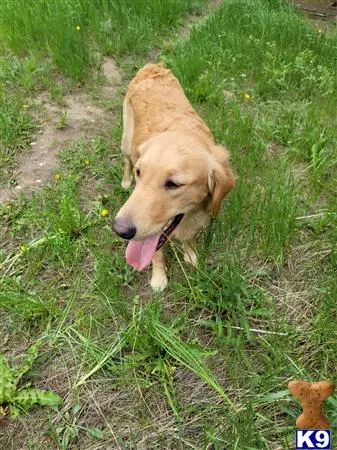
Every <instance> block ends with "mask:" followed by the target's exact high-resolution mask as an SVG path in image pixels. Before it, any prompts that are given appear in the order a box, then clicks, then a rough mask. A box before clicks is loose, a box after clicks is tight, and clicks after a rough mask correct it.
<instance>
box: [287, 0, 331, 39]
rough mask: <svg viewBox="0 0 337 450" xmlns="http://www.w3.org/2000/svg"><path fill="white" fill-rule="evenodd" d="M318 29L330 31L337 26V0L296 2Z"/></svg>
mask: <svg viewBox="0 0 337 450" xmlns="http://www.w3.org/2000/svg"><path fill="white" fill-rule="evenodd" d="M294 3H295V4H296V5H298V6H299V7H300V9H302V11H303V12H304V13H305V14H306V15H307V16H308V17H309V18H310V20H311V21H312V22H313V24H314V26H315V27H316V28H319V29H321V30H323V31H329V30H330V29H332V28H333V26H334V25H336V18H337V0H294Z"/></svg>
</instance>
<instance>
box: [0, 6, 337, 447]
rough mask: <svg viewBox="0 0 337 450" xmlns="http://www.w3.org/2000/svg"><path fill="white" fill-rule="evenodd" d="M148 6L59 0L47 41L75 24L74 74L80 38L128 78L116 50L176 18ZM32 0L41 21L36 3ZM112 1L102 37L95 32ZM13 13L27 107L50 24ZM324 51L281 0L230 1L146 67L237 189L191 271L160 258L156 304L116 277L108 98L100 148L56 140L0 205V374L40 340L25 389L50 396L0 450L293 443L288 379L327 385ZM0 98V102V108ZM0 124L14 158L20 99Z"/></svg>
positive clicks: (329, 281)
mask: <svg viewBox="0 0 337 450" xmlns="http://www.w3.org/2000/svg"><path fill="white" fill-rule="evenodd" d="M150 3H151V4H150ZM150 3H148V2H147V3H146V5H148V6H149V5H150V6H149V7H148V8H140V7H139V9H138V6H136V4H135V3H134V2H130V5H129V4H128V11H126V8H127V7H126V3H125V2H123V3H122V2H121V3H119V2H106V3H104V5H105V6H104V7H102V9H101V10H99V11H97V10H95V11H94V12H93V15H92V19H91V21H88V20H87V22H86V21H85V20H84V19H83V17H89V16H88V11H89V10H90V11H91V9H90V8H93V5H94V4H92V3H90V4H89V2H84V0H81V1H79V2H76V4H74V5H73V6H70V5H72V4H70V3H67V2H65V1H63V2H60V4H62V5H63V6H64V8H70V7H71V11H72V16H71V20H70V21H69V23H67V25H64V28H62V27H61V29H62V30H63V33H64V36H66V35H67V33H68V31H67V27H68V26H69V27H70V28H71V27H73V26H76V24H77V22H78V21H79V19H78V17H79V16H77V15H76V14H83V16H80V17H81V18H82V19H83V20H82V19H81V20H82V21H81V30H80V31H81V33H82V32H83V33H84V32H88V33H89V31H90V32H92V33H93V32H94V31H93V30H96V34H95V35H94V34H92V35H90V33H89V35H90V39H89V41H88V42H87V41H86V42H85V45H86V46H87V51H88V53H87V55H89V59H88V60H84V59H83V60H81V61H82V62H79V63H78V69H79V70H80V67H85V68H86V69H85V70H87V68H88V67H90V64H91V63H92V60H91V57H92V55H93V53H91V52H92V51H93V49H94V48H95V45H96V46H98V47H99V49H100V51H102V52H103V53H105V52H107V53H110V52H111V53H113V54H116V55H120V56H119V58H120V61H121V62H122V63H123V64H124V63H125V64H128V65H127V70H128V72H127V75H128V76H129V71H130V70H131V69H130V68H131V66H130V64H129V63H127V55H128V53H129V52H131V53H134V54H135V55H138V56H137V58H139V59H137V64H138V62H139V61H142V62H143V63H145V62H146V57H145V56H144V55H146V52H147V51H148V50H149V49H150V47H151V46H153V45H155V44H156V43H157V42H156V36H157V34H156V33H157V32H159V30H160V28H161V26H163V27H165V26H168V27H169V26H170V24H174V25H177V18H178V16H179V17H181V14H182V13H183V12H184V11H185V6H182V5H181V4H180V2H172V5H173V6H172V11H169V10H168V8H167V7H166V6H165V7H164V3H163V2H158V3H156V2H150ZM11 5H15V2H14V1H13V2H8V3H6V8H7V10H8V11H9V9H8V8H10V7H11ZM22 5H23V6H22V8H27V10H28V9H29V8H31V7H32V6H31V4H30V3H28V2H27V3H22ZM35 5H36V6H35V8H37V10H38V11H40V13H39V14H41V11H42V9H38V8H40V6H41V5H42V2H35ZM48 5H49V6H48V8H47V10H46V20H45V22H46V26H47V24H49V25H50V21H49V22H48V20H49V19H48V17H49V16H48V14H50V13H51V11H52V8H53V6H52V4H51V3H50V4H48ZM132 5H133V6H132ZM137 5H138V3H137ZM139 5H140V2H139ZM174 5H175V6H174ZM186 5H187V3H186ZM109 8H111V9H109ZM112 8H115V9H116V11H117V12H116V15H115V16H113V17H112V18H111V24H112V25H111V26H112V28H111V30H110V31H109V33H108V34H106V35H105V37H104V36H103V35H99V33H98V31H97V30H98V28H97V23H99V21H100V20H103V19H102V18H104V20H105V19H106V17H107V15H108V14H109V11H110V12H111V11H112ZM156 8H157V9H156ZM186 8H187V6H186ZM188 8H189V7H188ZM65 10H66V9H65ZM65 10H63V9H62V8H60V11H59V12H57V14H58V15H59V16H57V17H56V16H55V17H56V19H57V20H59V17H61V15H62V14H63V13H64V11H65ZM11 11H12V13H13V14H14V13H16V11H17V9H15V7H14V6H13V8H12V9H11ZM155 11H156V12H155ZM159 12H160V13H159ZM157 13H158V16H156V14H157ZM135 15H138V16H137V17H139V16H141V17H142V18H144V23H146V24H147V25H146V26H145V25H143V21H142V20H139V23H138V25H139V29H138V28H137V29H136V30H135V31H132V32H131V25H130V27H129V28H128V24H133V23H134V21H135V19H134V18H135ZM9 17H10V16H9V15H8V16H7V18H8V20H9ZM15 17H16V18H15ZM15 17H12V19H11V20H12V22H13V23H17V22H15V21H16V20H22V21H24V22H25V24H26V25H25V27H27V28H25V30H26V31H25V32H26V33H27V36H29V39H27V41H25V44H23V43H22V41H20V39H21V38H20V33H15V32H14V31H15V27H13V28H12V30H11V31H10V33H9V32H8V33H9V34H8V37H7V38H6V39H7V40H6V41H5V42H4V43H5V45H6V48H7V47H8V48H9V47H10V49H11V50H12V51H18V50H20V51H21V49H22V48H21V46H24V45H26V47H24V49H26V51H27V49H28V51H30V50H31V51H32V52H33V53H35V52H36V51H37V50H38V54H39V55H40V56H34V58H35V59H32V58H33V57H28V59H27V60H26V64H27V61H31V64H30V65H29V68H30V74H31V75H30V76H27V77H26V76H23V74H27V70H28V69H27V68H26V69H25V70H23V69H22V67H23V66H22V64H23V63H24V61H25V60H22V59H20V58H13V59H11V60H9V59H8V54H4V60H6V61H7V62H8V61H10V62H8V65H7V66H6V67H5V68H4V69H1V70H3V71H4V72H6V74H7V75H6V76H7V77H8V79H9V80H10V83H11V89H14V87H15V89H17V90H18V91H20V92H21V93H24V95H25V96H26V97H25V100H24V102H26V101H27V103H28V100H30V99H32V98H33V96H34V95H35V94H36V92H37V91H36V86H35V83H33V82H32V80H34V79H38V80H40V81H41V80H45V81H46V80H48V79H50V78H51V74H52V73H54V72H53V71H54V70H55V68H54V66H53V65H49V63H48V59H40V58H41V54H43V50H45V51H46V52H50V53H48V54H49V55H50V56H51V57H52V58H54V54H53V51H54V47H52V44H51V42H53V41H54V40H56V39H57V36H58V34H57V33H59V31H58V32H57V33H56V32H55V33H54V34H52V33H51V34H52V38H50V42H48V46H46V45H47V44H46V42H45V41H44V39H45V36H46V34H45V33H42V31H41V32H40V31H39V30H36V29H35V28H34V27H33V25H32V24H33V22H34V21H35V17H33V16H29V15H28V13H27V14H23V15H22V17H21V18H19V17H18V16H15ZM29 17H30V18H29ZM37 17H38V15H37ZM40 17H41V16H40ZM156 17H157V19H156V20H158V21H156V20H155V18H156ZM33 18H34V20H33ZM117 18H118V20H117ZM56 19H55V26H56V24H57V20H56ZM114 21H116V24H115V22H114ZM117 22H118V23H117ZM18 23H20V22H18ZM34 23H35V22H34ZM36 23H37V24H41V23H42V21H41V18H39V19H38V20H37V21H36ZM160 24H162V25H160ZM138 25H137V27H138ZM164 25H165V26H164ZM43 26H44V25H43ZM50 26H51V27H53V26H54V25H53V24H51V25H50ZM95 27H96V28H95ZM114 27H115V28H114ZM118 27H120V28H118ZM151 27H152V28H151ZM70 28H69V29H70ZM51 29H53V28H51ZM121 29H123V32H124V33H120V30H121ZM71 30H72V32H73V31H74V30H73V28H71ZM137 30H138V31H137ZM150 30H152V31H151V32H150ZM7 31H8V30H7ZM28 31H29V33H28ZM75 31H76V30H75ZM110 32H111V34H110ZM137 33H139V34H137ZM141 33H143V34H144V41H142V39H140V36H142V34H141ZM112 36H113V37H114V39H112ZM116 36H118V38H116ZM78 38H80V37H78ZM76 39H77V38H76ZM74 42H75V43H76V42H77V41H74ZM336 44H337V33H336V32H333V33H331V34H324V33H318V32H316V31H314V29H313V28H312V26H311V24H310V23H309V22H308V21H307V20H306V19H305V18H304V17H302V16H301V15H300V14H299V13H298V12H297V11H296V10H295V9H294V8H293V7H290V6H288V5H287V4H286V3H285V2H281V1H277V0H275V1H274V0H273V1H272V0H269V1H268V0H254V1H250V0H236V1H231V0H229V1H225V2H223V4H222V5H221V6H220V7H219V8H218V9H216V10H215V11H214V12H213V13H212V14H211V15H210V16H209V17H208V19H207V20H206V21H205V23H203V24H201V25H198V26H196V27H195V28H194V29H193V30H192V32H191V35H190V36H189V37H188V38H185V39H179V38H177V39H176V40H175V41H174V44H172V45H171V46H170V48H169V49H167V48H166V50H165V51H164V52H163V53H162V54H161V57H160V59H161V60H163V61H165V63H166V64H167V65H168V66H170V67H171V68H172V69H173V71H174V73H175V74H176V75H177V76H178V78H179V80H180V81H181V83H182V85H183V87H184V89H185V91H186V93H187V95H188V97H189V99H190V100H191V101H192V102H193V104H194V105H195V106H196V108H197V109H198V110H199V112H200V114H201V115H202V117H203V118H204V119H205V121H206V122H207V123H208V124H209V126H210V128H211V129H212V131H213V133H214V135H215V137H216V139H217V141H218V142H219V143H223V144H226V145H227V146H228V148H229V149H230V151H231V155H232V160H233V166H234V167H235V170H236V172H237V178H238V179H237V185H236V187H235V189H234V190H233V191H232V193H231V194H230V196H229V197H228V199H227V201H226V203H225V206H224V208H223V209H222V212H221V214H220V218H219V219H218V220H217V221H216V222H215V221H212V222H211V224H210V226H209V227H208V228H207V230H205V232H204V233H203V235H201V236H200V238H199V241H198V254H199V265H198V269H196V270H194V269H191V268H190V267H189V266H187V265H185V263H184V262H183V261H182V258H181V252H180V249H179V247H178V246H173V247H169V249H168V253H169V277H170V280H169V290H168V291H167V292H165V293H164V294H162V295H154V294H152V293H151V292H150V290H149V288H148V281H149V280H148V278H149V273H148V271H146V272H145V273H142V274H138V273H135V271H134V270H133V269H131V268H130V267H129V266H128V265H126V263H125V259H124V249H125V243H124V242H122V240H120V239H119V238H118V237H116V236H115V235H114V234H113V232H112V230H111V221H112V218H113V217H114V215H115V213H116V212H117V210H118V209H119V207H120V206H121V205H122V204H123V202H124V201H125V200H126V198H127V195H128V194H127V193H125V192H124V191H123V190H122V189H121V187H120V181H121V176H122V158H121V153H120V139H121V132H122V128H121V114H120V112H121V111H120V105H121V102H122V98H120V99H119V105H118V107H116V108H115V109H116V111H115V112H116V121H115V123H114V124H113V130H112V133H111V134H110V135H109V136H108V137H107V136H106V135H105V136H104V137H103V136H95V137H94V139H80V140H78V141H76V142H73V143H71V144H70V145H69V146H68V147H67V148H66V149H65V150H64V151H62V153H61V154H60V166H59V168H57V174H58V177H57V178H56V179H53V180H52V181H51V182H50V183H49V185H48V186H45V187H44V188H43V189H41V190H40V191H39V192H37V193H36V194H34V195H33V196H32V197H30V198H27V199H25V198H24V197H22V198H20V199H19V200H18V201H16V202H11V203H9V204H5V205H3V206H2V207H1V223H2V225H3V226H2V229H3V237H2V243H3V245H2V249H1V252H0V264H1V268H2V271H3V274H2V278H1V294H0V307H1V311H2V315H1V319H0V324H1V337H2V335H3V337H2V339H3V342H4V344H3V345H2V350H1V351H2V352H6V354H7V356H8V357H7V359H8V360H9V363H10V367H11V366H12V362H13V361H15V360H16V359H17V358H18V357H19V355H21V354H24V353H25V350H26V349H27V348H29V347H30V346H31V344H32V343H34V342H39V340H40V339H41V338H43V342H44V345H43V347H42V348H41V349H40V353H39V356H38V357H36V358H34V361H33V362H34V364H33V366H32V369H31V370H30V375H29V381H30V382H31V383H32V384H33V385H34V387H35V386H36V387H37V388H39V389H51V390H53V391H55V392H57V393H58V394H59V395H60V396H61V397H62V398H63V400H64V401H65V402H64V405H63V406H62V407H61V408H60V411H59V412H58V413H54V412H53V411H51V412H50V411H49V412H48V415H47V414H46V410H43V411H41V410H40V409H39V408H35V409H33V410H32V411H31V412H30V414H29V415H23V416H20V420H19V422H13V423H11V424H6V426H5V433H4V437H3V438H0V442H1V444H2V447H3V448H9V447H10V445H11V446H12V448H19V447H20V446H22V445H23V442H24V443H25V444H26V446H27V447H28V448H32V447H36V448H41V449H42V448H44V449H45V448H50V449H54V448H60V449H66V448H84V449H85V448H95V447H96V446H101V447H102V448H137V447H141V446H143V447H144V448H206V447H207V445H209V444H211V443H212V444H213V446H214V448H215V449H223V448H228V449H232V448H233V449H239V450H248V449H250V450H251V449H256V450H257V449H258V450H261V449H266V450H267V449H271V448H285V449H287V448H289V449H291V448H293V444H292V441H293V430H294V422H295V418H296V417H297V415H298V414H299V413H300V406H299V405H298V403H297V402H296V401H295V400H293V399H292V398H291V396H290V394H289V393H288V391H287V383H288V382H289V381H290V380H292V379H306V380H308V381H318V380H320V379H327V380H331V381H337V380H336V370H335V369H336V354H337V345H336V342H337V332H336V326H335V323H336V320H335V319H336V308H335V303H336V296H337V282H336V276H335V273H336V267H337V252H336V240H337V215H336V211H337V195H336V192H337V176H336V174H337V156H336V148H335V143H336V142H337V132H336V130H337V127H336V125H337V123H336V114H335V106H336V101H335V99H336V94H337V79H336V76H335V67H336ZM16 45H17V47H16ZM67 45H69V46H71V45H73V44H71V43H69V44H68V43H67ZM74 45H75V44H74ZM41 51H42V53H41ZM68 51H69V52H70V53H69V54H70V55H73V56H74V58H82V57H83V55H85V52H84V53H81V52H77V53H76V54H75V53H74V54H73V50H71V47H69V49H65V54H66V52H68ZM90 55H91V56H90ZM34 61H35V62H34ZM74 61H75V60H72V59H70V62H69V66H68V68H67V70H65V72H66V73H68V74H70V76H74V75H73V74H72V73H71V72H70V69H69V68H70V67H72V66H73V65H74V66H76V64H77V63H76V62H74ZM83 61H85V62H84V63H83ZM54 62H55V63H56V64H58V65H59V67H60V68H62V66H61V64H60V63H59V62H57V60H56V59H55V60H54ZM82 63H83V66H81V64H82ZM87 64H89V66H88V65H87ZM123 64H121V67H123ZM67 65H68V63H67ZM3 67H4V66H3ZM92 67H94V65H93V66H92ZM62 70H63V69H62ZM81 70H82V69H81ZM83 70H84V69H83ZM85 70H84V71H83V72H82V75H81V76H84V73H85ZM132 71H133V73H134V72H135V69H132ZM0 73H1V72H0ZM34 77H37V78H34ZM76 77H77V75H76ZM84 80H86V78H84ZM41 83H42V85H41V86H42V87H43V86H44V87H45V88H47V89H49V87H48V82H47V81H46V83H45V84H43V83H44V82H42V81H41ZM11 89H10V90H11ZM10 90H8V89H6V90H5V91H4V97H3V99H4V100H3V101H4V102H7V103H9V102H10V104H11V105H13V102H14V100H13V97H12V96H11V95H10ZM224 90H225V91H227V94H226V93H225V94H224V92H223V91H224ZM228 92H230V93H231V94H232V95H230V96H229V95H228ZM26 98H28V100H26ZM16 101H17V102H18V103H17V104H18V105H19V104H20V101H21V100H20V101H19V100H16ZM22 103H23V101H22ZM11 108H12V106H11ZM11 111H16V112H12V113H11V114H12V117H13V119H12V120H13V123H14V124H15V129H11V128H10V127H9V129H8V130H9V131H7V132H6V136H8V137H6V139H10V141H8V142H11V145H12V147H13V149H14V150H15V149H17V148H20V145H21V142H27V141H25V133H26V130H27V126H28V125H27V124H29V123H30V122H29V119H27V117H28V115H27V117H26V116H25V114H27V113H26V112H22V108H21V109H20V107H19V106H18V107H17V109H15V108H14V109H13V108H12V109H11ZM20 114H21V115H22V114H23V116H22V117H24V118H25V120H28V122H25V121H24V120H23V119H22V117H21V115H20ZM7 116H8V115H7ZM7 116H6V117H7ZM10 133H12V134H10ZM86 161H88V162H89V164H87V163H86ZM103 209H106V210H108V211H109V214H108V215H107V216H103V215H102V214H101V212H102V210H103ZM177 259H178V261H177ZM257 330H259V331H257ZM336 405H337V400H336V395H335V396H333V397H332V398H330V399H329V400H328V401H327V405H326V410H327V414H328V416H329V418H330V420H331V421H332V427H333V429H334V430H336V426H337V414H336V411H337V408H336ZM1 439H2V441H1ZM334 445H335V446H336V443H335V444H334Z"/></svg>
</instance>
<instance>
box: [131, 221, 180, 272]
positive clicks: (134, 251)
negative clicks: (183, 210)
mask: <svg viewBox="0 0 337 450" xmlns="http://www.w3.org/2000/svg"><path fill="white" fill-rule="evenodd" d="M183 217H184V214H177V215H176V216H175V217H174V218H173V219H171V220H170V221H169V222H168V223H167V225H166V226H165V227H164V229H163V230H162V231H160V232H159V233H156V234H153V235H152V236H150V237H147V238H146V239H142V240H137V241H136V240H131V241H130V242H129V243H128V246H127V247H126V252H125V258H126V260H127V262H128V263H129V264H130V265H131V266H132V267H134V268H135V269H137V270H143V269H145V267H147V266H148V265H149V264H150V262H151V261H152V259H153V257H154V255H155V253H156V251H157V250H159V249H160V248H161V247H162V246H163V245H164V244H165V242H166V241H167V239H168V238H169V236H170V234H171V233H172V232H173V230H174V229H175V228H176V227H177V226H178V225H179V223H180V222H181V219H182V218H183Z"/></svg>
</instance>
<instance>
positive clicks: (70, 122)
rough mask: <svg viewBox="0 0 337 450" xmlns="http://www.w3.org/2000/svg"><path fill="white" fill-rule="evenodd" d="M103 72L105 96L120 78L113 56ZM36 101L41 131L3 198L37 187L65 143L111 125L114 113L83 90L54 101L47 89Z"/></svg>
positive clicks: (103, 66) (50, 168) (2, 195)
mask: <svg viewBox="0 0 337 450" xmlns="http://www.w3.org/2000/svg"><path fill="white" fill-rule="evenodd" d="M101 70H102V73H103V75H104V76H105V78H106V80H107V84H106V85H105V86H103V87H102V96H103V97H104V98H106V99H109V98H112V97H113V96H114V94H115V92H116V88H117V87H118V85H119V84H120V82H121V76H120V73H119V71H118V69H117V65H116V63H115V61H114V60H113V59H112V58H105V59H104V61H103V64H102V68H101ZM36 104H37V105H39V106H41V108H40V109H41V111H42V113H39V117H38V122H39V123H40V134H38V135H37V136H36V137H35V140H33V141H32V143H31V152H30V153H28V154H27V155H25V156H24V157H23V158H22V159H21V161H20V163H19V165H18V167H17V169H16V170H15V172H14V174H13V178H14V179H15V180H16V185H15V186H13V187H9V188H7V189H2V190H1V191H0V202H6V201H8V200H10V199H12V198H15V197H16V196H17V195H18V194H19V193H20V192H24V193H25V194H26V193H29V192H33V191H36V190H37V189H38V188H39V187H40V186H41V185H42V184H43V183H45V182H46V181H47V180H48V179H49V178H50V176H51V173H52V171H53V170H54V169H55V168H56V167H57V166H58V159H57V155H58V153H59V152H60V150H62V149H63V148H65V146H66V145H67V144H68V143H70V142H72V141H74V140H76V139H79V138H81V137H90V136H93V135H95V134H97V132H99V131H102V130H104V129H107V128H108V127H111V125H112V121H113V113H112V112H110V111H108V110H106V109H103V108H100V107H97V106H95V105H93V104H91V103H90V102H89V101H88V99H87V97H86V96H85V94H84V93H83V92H75V93H71V94H69V95H67V96H66V97H65V105H66V106H60V105H58V104H56V103H53V102H52V101H51V100H50V99H49V96H48V94H47V93H43V94H41V95H40V96H39V98H38V99H37V101H36Z"/></svg>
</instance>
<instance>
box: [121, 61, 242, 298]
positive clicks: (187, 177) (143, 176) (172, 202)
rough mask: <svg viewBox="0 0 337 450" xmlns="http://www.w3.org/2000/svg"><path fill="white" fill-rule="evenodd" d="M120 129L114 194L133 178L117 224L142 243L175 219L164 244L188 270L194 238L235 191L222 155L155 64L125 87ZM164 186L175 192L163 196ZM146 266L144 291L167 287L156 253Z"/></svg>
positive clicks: (168, 76) (174, 84)
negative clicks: (130, 228)
mask: <svg viewBox="0 0 337 450" xmlns="http://www.w3.org/2000/svg"><path fill="white" fill-rule="evenodd" d="M123 122H124V131H123V138H122V151H123V154H124V163H125V164H124V176H123V181H122V186H123V187H124V188H128V187H129V186H130V184H131V173H132V168H134V170H136V173H138V175H139V176H136V187H135V189H134V191H133V192H132V194H131V196H130V197H129V199H128V200H127V202H126V203H125V204H124V206H123V207H122V208H121V209H120V211H119V212H118V214H117V218H118V219H119V220H124V221H129V222H131V223H133V224H134V225H135V226H136V228H137V234H136V236H135V237H134V238H135V239H144V238H146V237H148V236H151V235H153V234H155V233H157V232H159V231H160V230H162V229H163V227H165V225H166V224H167V223H168V222H169V221H170V220H171V219H172V218H173V217H175V216H176V215H177V214H179V213H183V214H184V218H183V219H182V221H181V223H180V224H179V225H178V227H177V228H176V229H175V230H174V232H173V233H172V236H174V237H176V238H178V239H179V240H180V241H181V242H182V243H183V249H184V258H185V260H186V261H189V262H191V263H193V264H196V254H195V252H194V249H193V247H194V240H195V237H196V235H197V234H198V232H199V231H200V230H201V229H202V228H204V227H205V226H206V224H207V223H208V220H209V216H210V214H213V215H214V216H217V214H218V212H219V209H220V206H221V202H222V200H223V198H224V196H225V195H226V194H227V193H228V192H229V191H230V189H231V188H232V187H233V186H234V183H235V180H234V175H233V172H232V170H231V167H230V164H229V161H228V159H229V155H228V152H227V150H226V149H224V148H223V147H221V146H218V145H216V143H215V141H214V138H213V136H212V134H211V132H210V130H209V128H208V127H207V125H206V124H205V123H204V122H203V121H202V119H201V118H200V117H199V116H198V114H197V113H196V111H195V110H194V109H193V107H192V106H191V104H190V103H189V101H188V100H187V98H186V96H185V94H184V91H183V89H182V87H181V86H180V84H179V82H178V80H177V79H176V78H175V77H174V76H173V74H172V73H171V71H170V70H167V69H165V68H164V67H163V66H162V65H160V64H147V65H146V66H145V67H143V68H142V69H141V70H140V71H139V72H138V73H137V74H136V76H135V78H134V79H133V80H132V81H131V83H130V84H129V87H128V91H127V94H126V96H125V100H124V105H123ZM167 180H173V181H174V183H176V184H178V185H179V188H178V189H167V188H165V183H166V182H167ZM152 266H153V274H152V279H151V286H152V287H153V288H154V289H156V290H162V289H163V288H165V287H166V285H167V277H166V272H165V262H164V256H163V250H162V249H161V250H159V251H157V252H156V254H155V257H154V259H153V261H152Z"/></svg>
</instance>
